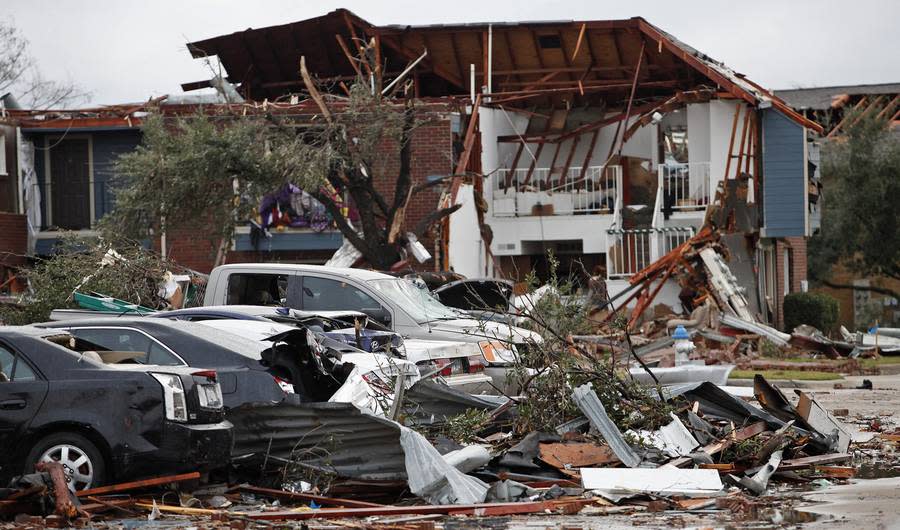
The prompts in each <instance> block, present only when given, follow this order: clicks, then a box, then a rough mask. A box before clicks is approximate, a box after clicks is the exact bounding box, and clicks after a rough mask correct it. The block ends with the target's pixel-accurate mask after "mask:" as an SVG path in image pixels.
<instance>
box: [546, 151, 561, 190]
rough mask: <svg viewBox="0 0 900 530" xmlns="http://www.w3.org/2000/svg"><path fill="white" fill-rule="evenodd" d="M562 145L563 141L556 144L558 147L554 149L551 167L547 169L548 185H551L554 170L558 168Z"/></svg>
mask: <svg viewBox="0 0 900 530" xmlns="http://www.w3.org/2000/svg"><path fill="white" fill-rule="evenodd" d="M561 147H562V142H559V143H557V144H556V149H554V150H553V159H552V160H551V161H550V169H549V170H548V171H547V186H548V187H549V186H550V182H551V181H552V180H553V178H552V177H553V171H554V170H555V169H556V159H557V158H559V149H560V148H561Z"/></svg>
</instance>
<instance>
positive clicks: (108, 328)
mask: <svg viewBox="0 0 900 530" xmlns="http://www.w3.org/2000/svg"><path fill="white" fill-rule="evenodd" d="M63 329H65V330H66V331H68V332H70V333H72V334H73V335H75V334H74V333H73V332H74V331H78V330H83V329H94V330H101V331H119V330H127V331H134V332H137V333H139V334H141V335H143V336H144V337H146V338H147V339H148V340H149V341H150V342H151V343H155V344H156V345H158V346H160V347H162V349H163V350H165V351H166V352H168V353H169V354H170V355H172V356H173V357H175V358H176V359H178V360H179V361H180V362H181V365H173V364H160V365H154V364H150V363H146V364H143V363H141V364H143V365H144V366H190V364H189V363H188V362H187V361H185V360H184V357H182V356H181V355H178V353H176V352H175V351H174V350H172V348H169V347H168V346H166V345H165V344H163V343H162V342H161V341H160V340H158V339H157V338H156V337H154V336H153V335H151V334H149V333H147V332H146V331H144V330H142V329H139V328H135V327H131V326H122V327H119V326H70V327H67V328H63ZM76 337H77V336H76ZM77 338H80V337H77ZM84 340H87V339H84ZM149 358H150V352H149V351H148V352H147V359H148V360H149Z"/></svg>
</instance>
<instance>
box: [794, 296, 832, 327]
mask: <svg viewBox="0 0 900 530" xmlns="http://www.w3.org/2000/svg"><path fill="white" fill-rule="evenodd" d="M839 310H840V306H839V305H838V301H837V300H836V299H835V298H834V297H833V296H830V295H828V294H825V293H790V294H788V295H787V296H785V297H784V329H785V330H786V331H789V332H790V331H792V330H793V329H794V328H796V327H797V326H799V325H801V324H807V325H809V326H812V327H814V328H816V329H818V330H820V331H823V332H825V333H830V332H832V331H834V330H835V326H836V325H837V321H838V313H839Z"/></svg>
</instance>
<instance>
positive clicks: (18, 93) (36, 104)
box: [0, 20, 88, 109]
mask: <svg viewBox="0 0 900 530" xmlns="http://www.w3.org/2000/svg"><path fill="white" fill-rule="evenodd" d="M7 92H9V93H12V94H13V96H15V97H16V99H17V100H19V102H20V103H22V104H23V105H24V106H25V107H27V108H31V109H48V108H52V107H56V106H59V105H62V104H64V103H77V102H82V101H84V100H86V99H87V96H88V93H87V92H85V91H84V90H82V89H81V88H80V87H79V86H78V85H76V84H74V83H71V82H62V81H52V80H48V79H46V78H44V76H43V75H42V74H41V72H40V70H39V69H38V67H37V63H36V62H35V60H34V57H32V56H31V54H30V53H29V50H28V39H26V38H25V37H24V36H22V34H21V33H20V32H19V30H18V28H16V27H15V25H14V23H13V22H12V21H11V20H0V96H2V95H3V94H6V93H7Z"/></svg>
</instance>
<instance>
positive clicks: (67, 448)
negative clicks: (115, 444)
mask: <svg viewBox="0 0 900 530" xmlns="http://www.w3.org/2000/svg"><path fill="white" fill-rule="evenodd" d="M25 462H26V466H27V468H26V472H32V471H33V470H34V466H35V464H37V463H38V462H59V463H60V464H62V466H63V470H64V472H65V474H66V482H68V484H69V489H70V490H71V491H72V492H76V491H81V490H86V489H91V488H95V487H97V486H99V485H101V484H103V481H104V479H105V478H106V462H105V461H104V460H103V455H102V454H101V453H100V450H99V449H97V446H96V445H94V444H93V443H92V442H91V441H90V440H88V439H87V438H85V437H84V436H82V435H80V434H76V433H73V432H58V433H53V434H51V435H49V436H45V437H43V438H41V439H40V440H38V442H37V443H36V444H35V445H34V447H33V448H32V449H31V452H30V453H29V454H28V458H27V459H26V460H25Z"/></svg>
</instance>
